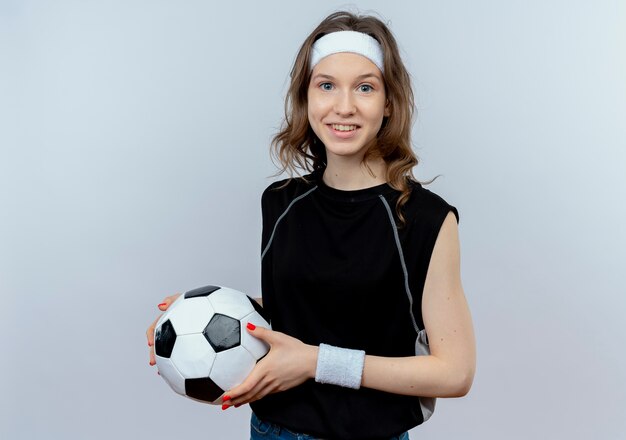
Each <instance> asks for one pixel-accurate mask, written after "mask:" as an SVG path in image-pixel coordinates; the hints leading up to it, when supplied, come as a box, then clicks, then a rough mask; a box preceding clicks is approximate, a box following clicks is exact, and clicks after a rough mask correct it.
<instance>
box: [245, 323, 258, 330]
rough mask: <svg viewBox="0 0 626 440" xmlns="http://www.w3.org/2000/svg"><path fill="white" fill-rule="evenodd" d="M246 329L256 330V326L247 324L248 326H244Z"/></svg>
mask: <svg viewBox="0 0 626 440" xmlns="http://www.w3.org/2000/svg"><path fill="white" fill-rule="evenodd" d="M246 327H248V330H254V329H255V328H256V325H254V324H252V323H251V322H249V323H248V325H246Z"/></svg>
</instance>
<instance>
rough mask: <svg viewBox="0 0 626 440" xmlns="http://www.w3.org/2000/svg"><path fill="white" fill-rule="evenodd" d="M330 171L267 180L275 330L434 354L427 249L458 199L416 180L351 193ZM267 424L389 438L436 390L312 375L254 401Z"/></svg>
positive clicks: (409, 423) (380, 352)
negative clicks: (426, 393)
mask: <svg viewBox="0 0 626 440" xmlns="http://www.w3.org/2000/svg"><path fill="white" fill-rule="evenodd" d="M322 172H323V171H322V170H320V171H317V172H314V173H312V174H310V175H308V176H305V177H304V178H294V179H291V180H283V181H280V182H275V183H273V184H271V185H270V186H269V187H268V188H267V189H266V190H265V191H264V192H263V196H262V198H261V205H262V211H263V234H262V257H261V258H262V259H261V261H262V263H261V278H262V279H261V284H262V295H263V306H264V308H265V309H266V311H267V312H268V315H269V318H270V320H271V325H272V328H273V329H274V330H277V331H280V332H283V333H286V334H288V335H291V336H293V337H295V338H298V339H300V340H301V341H302V342H304V343H306V344H312V345H319V344H320V343H322V342H323V343H326V344H330V345H335V346H338V347H345V348H352V349H359V350H365V352H366V353H367V354H370V355H376V356H388V357H405V356H413V355H416V354H418V355H419V354H427V353H428V349H427V343H426V337H425V336H426V335H425V331H424V323H423V321H422V313H421V302H422V291H423V288H424V281H425V279H426V272H427V270H428V264H429V261H430V256H431V254H432V250H433V247H434V245H435V241H436V239H437V235H438V233H439V229H440V228H441V224H442V223H443V220H444V219H445V217H446V215H447V214H448V212H450V211H452V212H453V213H454V215H455V216H456V217H457V221H458V212H457V210H456V208H454V207H453V206H450V205H448V204H447V203H446V202H445V201H444V200H443V199H442V198H441V197H439V196H437V195H436V194H434V193H432V192H431V191H429V190H427V189H424V188H423V187H422V186H421V185H420V184H419V183H416V182H412V183H411V188H412V191H411V197H410V198H409V200H408V202H407V203H406V204H405V205H404V207H403V215H404V218H405V224H404V226H400V223H399V221H398V218H397V216H396V210H395V206H396V201H397V199H398V196H399V195H400V192H398V191H396V190H394V189H393V188H391V187H390V186H389V185H387V184H382V185H378V186H374V187H371V188H366V189H360V190H354V191H344V190H338V189H334V188H331V187H329V186H327V185H326V184H325V183H324V182H323V180H322ZM251 407H252V410H253V411H254V412H255V413H256V414H257V416H258V417H259V418H260V419H262V420H266V421H268V422H273V423H277V424H280V425H283V426H285V427H286V428H289V429H291V430H293V431H296V432H303V433H307V434H311V435H314V436H318V437H322V438H325V439H383V438H389V437H392V436H394V435H398V434H400V433H402V432H404V431H407V430H408V429H411V428H413V427H415V426H417V425H419V424H421V423H423V422H424V421H425V420H426V419H427V418H428V417H429V416H430V414H431V413H432V410H433V408H434V399H424V398H418V397H411V396H403V395H396V394H390V393H386V392H382V391H377V390H373V389H367V388H361V389H359V390H353V389H348V388H342V387H339V386H335V385H328V384H318V383H316V382H315V381H314V380H309V381H306V382H305V383H303V384H302V385H300V386H297V387H295V388H292V389H290V390H287V391H285V392H281V393H275V394H271V395H269V396H266V397H265V398H263V399H261V400H259V401H257V402H253V403H252V404H251Z"/></svg>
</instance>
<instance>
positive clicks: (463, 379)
mask: <svg viewBox="0 0 626 440" xmlns="http://www.w3.org/2000/svg"><path fill="white" fill-rule="evenodd" d="M473 382H474V370H473V369H467V370H465V371H464V372H461V373H459V374H458V375H457V377H456V379H455V380H454V384H453V386H452V387H451V390H450V395H449V396H446V397H463V396H466V395H467V394H468V393H469V391H470V388H472V383H473Z"/></svg>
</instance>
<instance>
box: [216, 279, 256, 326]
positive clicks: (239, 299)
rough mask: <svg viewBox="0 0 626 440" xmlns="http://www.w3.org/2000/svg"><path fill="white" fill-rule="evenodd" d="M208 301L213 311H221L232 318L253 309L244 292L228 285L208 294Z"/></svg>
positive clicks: (244, 314)
mask: <svg viewBox="0 0 626 440" xmlns="http://www.w3.org/2000/svg"><path fill="white" fill-rule="evenodd" d="M209 301H210V302H211V304H212V305H213V309H214V310H215V313H221V314H222V315H226V316H230V317H231V318H234V319H241V318H243V317H244V316H246V315H247V314H248V313H250V312H252V311H254V307H253V306H252V304H251V303H250V300H249V299H248V297H247V296H246V295H245V294H244V293H242V292H238V291H236V290H233V289H229V288H228V287H222V288H221V289H220V290H217V291H215V292H213V293H212V294H211V295H210V296H209Z"/></svg>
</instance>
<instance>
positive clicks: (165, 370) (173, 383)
mask: <svg viewBox="0 0 626 440" xmlns="http://www.w3.org/2000/svg"><path fill="white" fill-rule="evenodd" d="M156 359H157V362H158V370H159V373H161V377H162V378H163V379H164V380H165V382H167V383H168V385H169V386H170V387H171V388H172V389H173V390H174V391H176V392H177V393H178V394H181V395H183V396H184V395H185V378H184V377H183V376H181V375H180V373H179V372H178V370H177V369H176V367H175V366H174V364H172V361H171V360H169V359H166V358H163V357H160V356H156Z"/></svg>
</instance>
